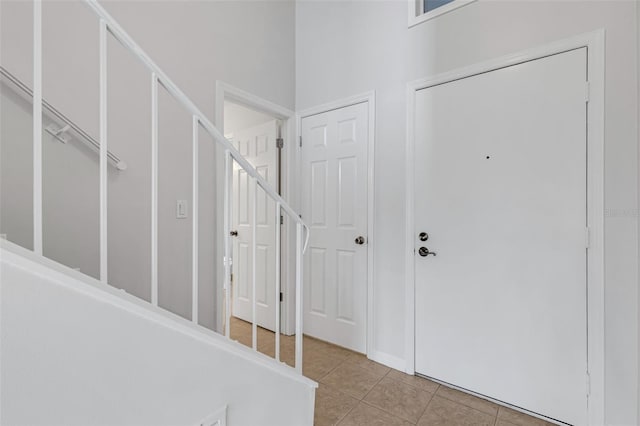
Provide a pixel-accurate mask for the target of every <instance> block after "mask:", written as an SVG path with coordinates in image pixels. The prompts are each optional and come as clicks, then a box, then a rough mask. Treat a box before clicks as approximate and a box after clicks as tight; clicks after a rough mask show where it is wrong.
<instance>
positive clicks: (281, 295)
mask: <svg viewBox="0 0 640 426" xmlns="http://www.w3.org/2000/svg"><path fill="white" fill-rule="evenodd" d="M283 300H284V295H283V294H282V292H280V301H281V302H282V301H283Z"/></svg>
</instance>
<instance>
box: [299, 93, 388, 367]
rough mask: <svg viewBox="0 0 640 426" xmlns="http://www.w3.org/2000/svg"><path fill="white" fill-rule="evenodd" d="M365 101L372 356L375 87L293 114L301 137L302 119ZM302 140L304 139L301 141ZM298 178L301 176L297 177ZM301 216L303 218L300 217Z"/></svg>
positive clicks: (368, 323) (368, 325) (369, 343)
mask: <svg viewBox="0 0 640 426" xmlns="http://www.w3.org/2000/svg"><path fill="white" fill-rule="evenodd" d="M361 103H367V120H368V123H367V131H368V135H367V136H368V140H367V285H366V288H367V298H366V300H365V302H366V304H367V306H366V313H367V314H366V319H365V322H366V325H365V339H366V342H367V343H366V351H367V353H366V355H367V356H369V357H370V356H371V355H372V353H373V347H372V342H373V315H374V312H373V279H374V275H373V264H374V262H373V253H374V250H373V248H374V244H375V237H374V214H373V213H374V205H375V204H374V194H375V174H374V171H375V129H376V92H375V91H374V90H372V91H369V92H365V93H361V94H359V95H354V96H350V97H347V98H343V99H339V100H335V101H332V102H328V103H325V104H321V105H317V106H314V107H311V108H307V109H304V110H302V111H299V112H298V113H297V114H296V134H297V138H296V139H297V140H300V138H301V137H302V119H303V118H306V117H310V116H312V115H317V114H322V113H325V112H329V111H332V110H336V109H341V108H346V107H349V106H352V105H357V104H361ZM303 143H304V142H303ZM296 146H297V147H298V149H297V160H296V161H297V163H298V169H297V176H298V178H300V177H301V176H302V172H303V171H302V147H301V146H300V144H296ZM297 180H298V181H300V179H297ZM302 191H303V188H302V185H299V187H298V200H300V202H299V205H298V208H301V207H302V202H301V201H302ZM303 219H304V218H303Z"/></svg>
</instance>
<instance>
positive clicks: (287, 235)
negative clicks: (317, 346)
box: [215, 80, 297, 335]
mask: <svg viewBox="0 0 640 426" xmlns="http://www.w3.org/2000/svg"><path fill="white" fill-rule="evenodd" d="M225 100H230V101H233V102H235V103H238V104H241V105H243V106H246V107H249V108H251V109H253V110H256V111H259V112H262V113H264V114H267V115H270V116H272V117H274V118H277V119H279V120H282V122H283V124H282V138H283V139H284V140H285V144H284V148H283V149H282V151H281V155H282V157H281V161H280V167H281V171H280V173H281V177H282V186H281V188H280V195H281V197H282V198H283V199H284V200H286V201H287V202H288V203H289V205H291V206H293V208H296V202H295V201H296V200H295V197H294V196H295V195H296V192H297V191H296V190H294V189H293V186H294V184H295V182H292V179H291V178H292V171H293V170H295V167H296V166H295V155H294V153H295V152H297V151H296V150H295V148H294V145H295V146H297V143H296V141H295V140H294V136H295V134H296V133H295V119H294V118H295V115H296V114H295V112H293V111H292V110H289V109H287V108H284V107H282V106H280V105H277V104H275V103H273V102H271V101H268V100H266V99H263V98H260V97H258V96H256V95H254V94H252V93H249V92H246V91H244V90H242V89H239V88H237V87H234V86H232V85H230V84H228V83H225V82H223V81H220V80H216V95H215V124H216V127H217V128H218V129H219V130H220V132H221V133H222V134H224V133H225V132H224V101H225ZM222 161H223V160H221V159H217V160H216V170H217V172H216V180H217V182H223V181H224V176H223V174H222V173H223V169H224V163H223V162H222ZM216 199H217V205H219V206H221V205H224V204H223V202H224V200H223V198H222V196H221V194H219V193H218V192H217V193H216ZM216 216H217V217H218V219H217V220H218V223H217V225H216V229H222V228H223V224H222V222H221V219H220V216H222V215H216ZM283 216H284V225H283V226H282V240H281V256H282V259H283V260H284V262H283V263H282V269H281V278H282V288H283V292H284V294H285V298H284V300H283V304H282V307H281V308H282V324H281V326H282V328H281V332H282V333H284V334H286V335H292V334H293V333H294V324H295V319H294V315H295V298H294V296H295V291H294V289H295V287H294V277H295V264H294V256H295V253H294V251H295V240H294V238H295V232H294V231H293V230H292V229H291V228H292V225H293V223H292V221H291V219H290V218H289V217H288V216H287V215H286V214H283ZM223 242H224V239H223V238H217V247H216V250H217V253H222V252H223V250H224V248H223ZM220 258H221V256H217V255H216V259H220ZM216 264H218V262H217V261H216ZM218 269H219V270H220V269H221V268H218ZM222 274H223V272H222V270H220V272H218V273H217V276H218V279H217V281H216V282H223V281H224V277H223V276H222ZM218 296H219V298H218V300H222V290H221V289H218ZM217 311H218V315H217V321H218V322H217V328H219V327H221V326H222V324H223V318H222V312H220V311H221V309H217Z"/></svg>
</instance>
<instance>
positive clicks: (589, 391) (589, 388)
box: [281, 293, 591, 396]
mask: <svg viewBox="0 0 640 426" xmlns="http://www.w3.org/2000/svg"><path fill="white" fill-rule="evenodd" d="M281 294H282V293H281ZM590 395H591V375H590V374H589V372H588V371H587V396H590Z"/></svg>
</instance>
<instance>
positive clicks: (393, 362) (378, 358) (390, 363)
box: [367, 349, 406, 371]
mask: <svg viewBox="0 0 640 426" xmlns="http://www.w3.org/2000/svg"><path fill="white" fill-rule="evenodd" d="M367 357H368V358H369V359H370V360H372V361H375V362H377V363H380V364H382V365H386V366H387V367H391V368H393V369H394V370H398V371H404V366H405V364H406V363H405V360H404V359H402V358H400V357H397V356H394V355H390V354H388V353H385V352H380V351H377V350H373V349H372V350H371V351H369V353H368V354H367Z"/></svg>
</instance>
